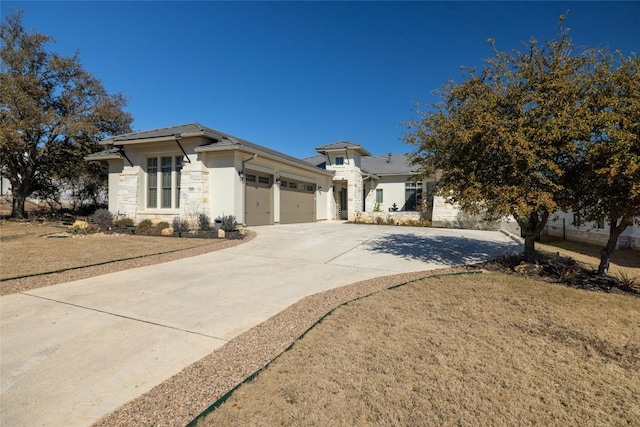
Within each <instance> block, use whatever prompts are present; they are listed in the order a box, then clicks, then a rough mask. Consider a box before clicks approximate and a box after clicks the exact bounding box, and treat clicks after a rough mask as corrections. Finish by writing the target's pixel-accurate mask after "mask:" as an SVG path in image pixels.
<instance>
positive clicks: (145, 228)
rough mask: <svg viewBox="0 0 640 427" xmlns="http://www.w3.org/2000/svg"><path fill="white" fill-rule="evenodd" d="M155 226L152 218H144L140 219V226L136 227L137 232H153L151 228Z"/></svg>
mask: <svg viewBox="0 0 640 427" xmlns="http://www.w3.org/2000/svg"><path fill="white" fill-rule="evenodd" d="M152 228H153V223H152V222H151V220H150V219H144V220H142V221H140V223H139V224H138V226H137V227H136V234H151V229H152Z"/></svg>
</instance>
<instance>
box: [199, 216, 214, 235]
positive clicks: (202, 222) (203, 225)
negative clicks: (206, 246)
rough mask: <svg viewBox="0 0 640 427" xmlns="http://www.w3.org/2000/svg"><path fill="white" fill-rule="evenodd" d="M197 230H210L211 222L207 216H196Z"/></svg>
mask: <svg viewBox="0 0 640 427" xmlns="http://www.w3.org/2000/svg"><path fill="white" fill-rule="evenodd" d="M198 228H199V229H200V230H202V231H209V230H211V220H210V219H209V215H207V214H204V213H201V214H200V215H198Z"/></svg>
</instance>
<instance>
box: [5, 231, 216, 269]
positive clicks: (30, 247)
mask: <svg viewBox="0 0 640 427" xmlns="http://www.w3.org/2000/svg"><path fill="white" fill-rule="evenodd" d="M0 224H1V225H0V245H2V263H1V267H0V279H9V278H13V277H19V276H26V275H32V274H41V273H48V272H53V271H60V270H63V269H70V268H78V267H82V266H86V265H91V264H100V263H104V262H110V261H115V260H120V259H125V258H132V257H138V256H145V255H151V254H157V253H162V252H170V251H176V250H183V249H188V248H194V247H197V246H202V245H204V244H211V243H212V242H211V240H205V239H179V238H163V237H156V236H131V235H124V234H87V235H79V236H73V237H67V238H47V237H46V236H47V235H50V234H55V233H61V232H64V231H66V230H67V228H66V227H60V226H55V225H51V224H47V225H38V224H31V223H22V222H14V221H2V222H1V223H0Z"/></svg>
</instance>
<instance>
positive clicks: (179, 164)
mask: <svg viewBox="0 0 640 427" xmlns="http://www.w3.org/2000/svg"><path fill="white" fill-rule="evenodd" d="M181 180H182V156H177V157H176V203H175V206H176V208H179V207H180V181H181Z"/></svg>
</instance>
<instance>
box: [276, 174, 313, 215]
mask: <svg viewBox="0 0 640 427" xmlns="http://www.w3.org/2000/svg"><path fill="white" fill-rule="evenodd" d="M315 199H316V186H315V184H311V183H308V182H302V181H294V180H289V179H283V180H282V181H281V182H280V223H281V224H292V223H297V222H314V221H315V220H316V200H315Z"/></svg>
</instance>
